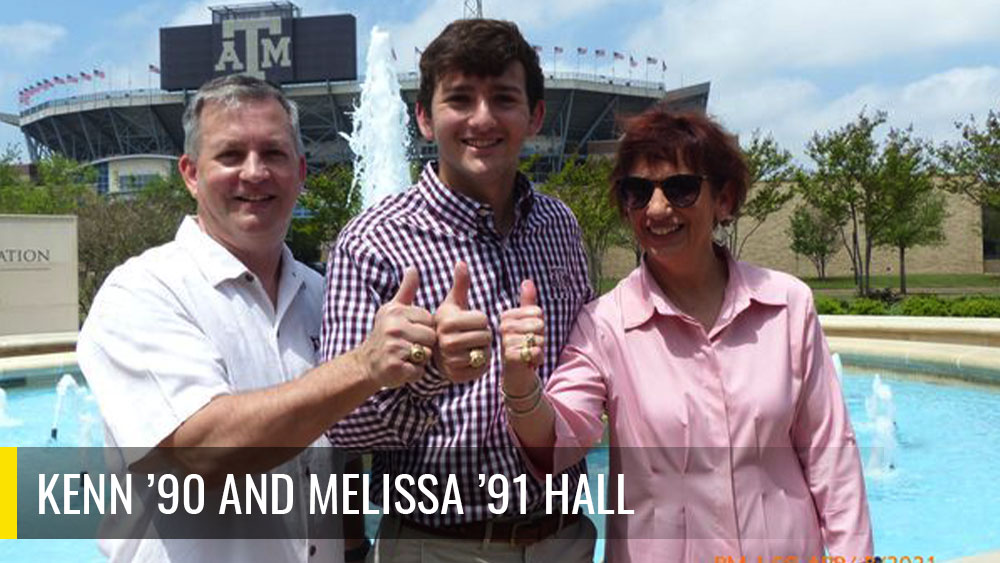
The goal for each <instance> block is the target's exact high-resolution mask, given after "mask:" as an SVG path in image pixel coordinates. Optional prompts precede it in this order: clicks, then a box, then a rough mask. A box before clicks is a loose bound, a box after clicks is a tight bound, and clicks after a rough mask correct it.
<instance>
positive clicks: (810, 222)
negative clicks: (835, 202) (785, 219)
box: [786, 205, 838, 280]
mask: <svg viewBox="0 0 1000 563" xmlns="http://www.w3.org/2000/svg"><path fill="white" fill-rule="evenodd" d="M786 232H787V234H788V238H789V239H791V244H790V247H791V249H792V252H794V253H795V254H798V255H800V256H805V257H806V258H808V259H809V261H810V262H812V263H813V266H815V268H816V275H817V276H818V277H819V279H821V280H824V279H826V263H827V261H829V259H830V257H831V256H833V254H834V253H835V252H836V251H837V236H838V226H837V222H836V220H834V219H832V218H831V217H830V216H828V215H826V214H825V213H823V211H821V210H819V209H817V208H815V207H812V206H809V205H799V206H798V207H796V208H795V212H794V213H793V214H792V220H791V222H790V223H789V225H788V230H787V231H786Z"/></svg>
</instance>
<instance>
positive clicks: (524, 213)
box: [417, 162, 535, 234]
mask: <svg viewBox="0 0 1000 563" xmlns="http://www.w3.org/2000/svg"><path fill="white" fill-rule="evenodd" d="M417 188H418V189H419V190H420V193H421V194H422V195H423V196H424V199H425V201H426V202H427V205H428V207H429V208H430V210H431V211H432V212H433V213H435V214H436V215H438V216H439V217H442V218H443V220H444V221H445V222H446V223H448V224H450V225H452V226H454V227H455V228H456V229H459V230H464V231H466V232H467V233H470V234H474V233H476V232H478V231H480V230H482V229H484V228H487V227H490V228H492V225H493V209H492V207H491V206H490V205H488V204H485V203H482V202H479V201H476V200H474V199H472V198H471V197H469V196H467V195H465V194H461V193H459V192H457V191H455V190H453V189H451V188H449V187H448V186H446V185H445V184H444V182H442V181H441V179H440V177H438V174H437V162H428V163H427V164H426V165H425V166H424V169H423V171H422V172H421V173H420V179H419V180H418V181H417ZM534 195H535V190H534V188H533V187H532V186H531V181H529V180H528V178H527V177H526V176H525V175H524V174H521V173H520V172H518V173H517V176H516V177H515V179H514V227H513V229H518V228H519V227H520V226H521V225H522V224H523V223H524V222H525V220H526V218H527V217H530V211H531V208H532V206H533V205H534ZM513 229H512V230H513Z"/></svg>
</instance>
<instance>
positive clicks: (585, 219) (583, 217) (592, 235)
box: [540, 155, 628, 288]
mask: <svg viewBox="0 0 1000 563" xmlns="http://www.w3.org/2000/svg"><path fill="white" fill-rule="evenodd" d="M613 166H614V162H613V161H612V160H611V159H609V158H603V157H599V156H594V157H589V158H580V157H578V156H576V155H574V156H572V157H570V158H567V159H566V164H565V165H564V166H563V168H562V170H559V171H558V172H556V173H555V174H553V175H551V176H549V178H548V180H546V182H545V183H544V184H542V186H541V188H540V189H541V191H542V192H544V193H547V194H549V195H552V196H554V197H557V198H559V199H560V200H562V201H563V203H565V204H566V205H567V206H569V208H570V209H571V210H572V211H573V214H574V215H576V220H577V221H578V222H579V223H580V229H581V230H582V231H583V245H584V249H585V250H586V252H587V266H588V268H589V270H590V282H591V286H593V287H594V288H598V287H600V281H601V274H602V270H603V268H602V261H603V259H604V254H605V253H606V252H607V250H608V248H610V247H611V246H612V245H615V244H623V243H625V241H627V240H628V235H627V230H626V229H625V227H624V225H623V223H622V220H621V217H620V216H619V214H618V209H617V207H615V205H614V204H613V203H612V201H611V197H610V194H609V192H608V182H609V179H610V176H611V169H612V167H613Z"/></svg>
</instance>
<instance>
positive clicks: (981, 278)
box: [803, 274, 1000, 289]
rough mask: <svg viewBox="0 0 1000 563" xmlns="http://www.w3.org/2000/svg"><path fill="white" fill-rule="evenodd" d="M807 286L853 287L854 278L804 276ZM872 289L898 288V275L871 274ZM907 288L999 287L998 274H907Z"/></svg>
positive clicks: (816, 287) (814, 287)
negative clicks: (823, 278)
mask: <svg viewBox="0 0 1000 563" xmlns="http://www.w3.org/2000/svg"><path fill="white" fill-rule="evenodd" d="M803 281H805V282H806V283H807V284H809V287H811V288H813V289H853V288H854V287H855V286H854V278H852V277H835V278H827V279H825V280H821V279H818V278H805V279H804V280H803ZM870 284H871V287H872V289H884V288H887V287H891V288H893V289H899V276H898V275H892V274H890V275H878V276H871V281H870ZM906 287H907V289H919V288H931V289H935V288H958V287H961V288H965V287H968V288H975V287H984V288H1000V275H996V274H909V275H907V276H906Z"/></svg>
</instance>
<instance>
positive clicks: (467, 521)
mask: <svg viewBox="0 0 1000 563" xmlns="http://www.w3.org/2000/svg"><path fill="white" fill-rule="evenodd" d="M420 73H421V78H420V90H419V93H418V99H417V120H418V124H419V127H420V132H421V133H422V134H423V136H424V137H425V138H426V139H427V140H428V141H432V142H435V143H437V145H438V154H439V159H438V161H437V162H431V163H428V164H427V166H426V167H425V168H424V170H423V172H422V174H421V176H420V178H419V180H418V181H417V183H416V184H415V185H414V186H412V187H411V188H410V189H409V190H407V191H405V192H404V193H402V194H399V195H396V196H392V197H388V198H386V199H385V200H383V201H382V202H381V203H379V204H377V205H375V206H374V207H372V208H371V209H369V210H367V211H365V212H364V213H362V214H361V215H360V216H359V217H357V218H356V219H355V220H354V221H352V222H351V224H350V225H348V226H347V228H345V229H344V231H343V232H342V233H341V235H340V237H339V239H338V240H337V242H336V244H335V245H334V247H333V248H332V251H331V255H330V262H329V265H328V269H327V299H326V303H325V310H324V315H323V328H322V345H321V354H322V356H323V357H325V358H331V357H335V356H336V355H338V354H341V353H343V352H345V351H348V350H351V349H352V348H354V347H356V346H357V344H358V342H360V341H362V340H363V339H364V337H365V335H366V334H367V332H368V330H369V329H370V327H371V325H372V319H373V318H374V314H375V312H376V311H377V310H378V308H379V306H380V305H381V304H383V303H385V302H386V301H388V300H390V299H391V298H392V296H393V295H394V294H395V293H396V289H397V287H398V286H399V284H400V283H401V280H402V279H403V276H404V272H407V271H408V270H411V269H415V270H416V272H417V273H418V274H419V278H420V284H419V290H418V291H417V293H416V296H415V300H414V302H413V305H414V306H416V307H422V308H424V309H426V310H427V311H429V312H431V313H433V315H434V325H435V330H436V333H437V343H436V345H435V346H434V348H433V349H432V350H428V349H425V348H423V347H422V346H420V345H419V344H414V345H413V346H411V348H410V350H409V351H408V352H407V353H406V355H405V359H406V360H407V361H408V362H411V363H414V364H421V365H424V366H425V367H426V369H425V370H423V371H421V372H420V374H419V375H418V376H416V377H413V378H410V379H409V380H408V381H407V382H406V383H405V384H403V385H401V386H399V387H395V388H389V389H384V390H383V391H381V392H379V393H377V394H376V395H374V396H373V397H371V398H370V399H369V400H368V401H366V402H365V403H364V404H363V405H362V406H361V407H360V408H358V409H357V410H356V411H354V413H353V414H351V415H349V416H348V417H347V418H346V419H344V420H343V421H342V422H340V423H338V424H336V425H335V426H334V427H333V428H331V430H330V431H329V433H328V435H329V436H330V438H331V440H332V441H333V442H334V443H335V444H337V445H339V446H341V447H345V448H348V449H351V450H355V451H374V452H375V455H374V458H373V468H372V470H373V473H374V474H375V477H376V478H375V479H373V481H374V482H375V485H376V486H375V490H374V491H373V493H372V498H375V499H381V498H382V497H381V490H380V485H381V475H382V474H388V475H389V476H390V478H394V477H395V476H397V475H400V474H409V475H412V476H413V477H419V476H420V475H425V474H433V475H436V476H437V477H438V482H439V483H440V484H442V485H443V483H444V480H445V479H446V476H447V475H449V474H453V475H455V476H456V477H457V479H458V488H459V490H460V492H461V500H462V508H463V511H462V512H463V513H461V514H460V513H458V511H455V510H438V511H432V512H431V513H429V514H425V513H423V512H422V511H420V510H416V511H414V512H412V513H409V514H389V515H385V516H383V518H382V524H381V527H380V531H379V538H378V542H377V544H376V550H375V551H376V558H377V559H376V560H378V561H394V562H396V561H437V560H442V558H446V559H449V560H463V561H464V560H477V561H489V562H494V561H496V562H500V561H514V560H516V561H524V560H538V561H542V560H558V561H591V560H592V557H593V544H594V537H595V531H594V526H593V524H592V523H591V522H590V521H589V520H588V519H587V518H586V517H576V516H562V515H558V514H555V515H551V516H550V515H546V514H545V513H544V510H545V499H544V496H543V493H544V483H539V482H538V481H536V480H534V479H533V478H532V477H531V476H530V475H529V476H528V477H527V485H526V493H527V495H526V498H525V499H524V502H525V504H526V507H527V511H526V512H527V514H523V513H521V511H520V505H521V498H520V494H519V492H518V491H517V487H514V489H515V491H514V494H513V495H512V496H511V497H510V503H509V504H508V510H507V513H505V514H503V515H500V516H495V515H493V514H492V513H491V512H490V511H489V510H488V506H489V505H490V503H491V502H492V501H493V499H492V498H491V497H490V496H489V495H488V494H487V489H486V487H482V486H480V475H485V476H486V478H489V476H491V475H496V474H503V475H505V476H507V477H508V479H513V478H514V477H515V476H518V475H521V474H526V473H527V470H526V467H525V466H524V463H523V462H522V460H521V457H520V455H519V452H518V450H517V448H516V446H515V445H514V442H513V440H512V439H511V436H510V434H509V433H508V430H507V424H506V417H507V416H509V413H508V412H507V411H506V409H505V408H504V401H503V393H502V390H501V388H500V381H501V380H500V366H501V362H500V354H499V346H500V341H499V334H498V331H497V326H498V324H499V318H500V314H501V313H502V312H503V311H504V310H506V309H509V308H512V307H517V306H518V305H519V304H520V303H521V300H522V282H523V281H525V280H529V279H530V280H532V281H533V282H534V284H535V286H536V287H537V304H538V305H539V306H540V307H541V308H542V310H543V311H544V312H545V315H546V319H545V321H546V322H545V333H544V334H543V335H539V338H538V342H537V345H538V346H539V349H541V350H543V352H542V355H541V356H540V358H541V360H540V364H541V365H540V366H539V373H540V374H541V376H542V378H543V379H547V378H548V376H549V374H550V373H551V371H552V369H553V368H554V367H555V364H556V360H557V358H558V354H559V351H560V349H561V348H562V345H563V343H564V342H565V340H566V338H567V336H568V335H569V332H570V329H571V327H572V325H573V322H574V320H575V318H576V315H577V312H578V311H579V309H580V307H581V306H582V305H583V304H584V303H585V302H586V301H587V300H589V299H590V298H591V289H590V287H589V283H588V278H587V265H586V258H585V254H584V250H583V247H582V244H581V239H580V228H579V225H578V224H577V222H576V220H575V218H574V217H573V215H572V213H571V212H570V211H569V209H568V208H567V207H566V206H565V205H564V204H563V203H561V202H559V201H558V200H556V199H553V198H550V197H548V196H545V195H542V194H539V193H537V192H535V190H534V189H533V187H532V186H531V184H530V182H529V181H528V180H527V178H525V177H524V176H523V175H522V174H520V173H519V172H518V164H519V161H520V155H521V152H522V149H523V146H524V143H525V141H526V140H527V139H528V138H529V137H531V136H532V135H534V134H536V133H537V132H538V131H539V130H540V129H541V126H542V120H543V117H544V114H545V102H544V100H543V87H544V84H543V82H544V79H543V76H542V72H541V68H540V67H539V62H538V55H537V54H536V53H535V51H534V49H533V48H532V47H531V46H530V45H529V44H528V43H527V42H526V41H525V40H524V38H523V37H522V36H521V34H520V32H519V31H518V29H517V26H515V25H514V24H513V23H510V22H502V21H495V20H481V19H474V20H461V21H457V22H454V23H452V24H450V25H449V26H448V27H446V28H445V30H444V31H443V32H442V33H441V34H440V35H439V36H438V37H437V38H436V39H434V41H433V42H431V44H430V45H429V46H428V47H427V49H426V50H425V51H424V53H423V55H422V57H421V61H420ZM406 275H409V276H412V275H413V272H412V271H410V272H409V273H408V274H406ZM543 343H544V344H543ZM582 468H583V465H582V464H580V465H578V466H576V467H573V468H571V469H570V470H569V471H568V473H569V475H570V479H571V488H570V491H575V490H576V482H577V479H578V478H579V475H580V472H581V469H582ZM443 490H444V487H443V486H442V487H439V488H438V489H437V490H436V494H437V497H438V498H439V499H440V498H441V497H442V496H443V494H442V493H443ZM393 498H395V497H393ZM419 500H420V497H419V496H418V501H419ZM418 544H419V549H417V546H418ZM421 557H423V559H421ZM456 558H457V559H456Z"/></svg>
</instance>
